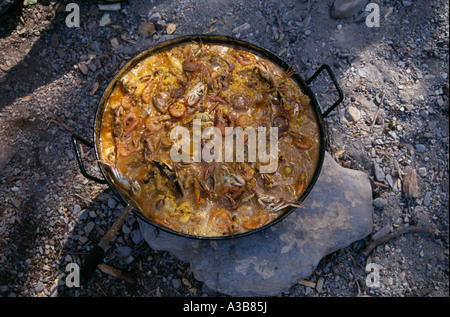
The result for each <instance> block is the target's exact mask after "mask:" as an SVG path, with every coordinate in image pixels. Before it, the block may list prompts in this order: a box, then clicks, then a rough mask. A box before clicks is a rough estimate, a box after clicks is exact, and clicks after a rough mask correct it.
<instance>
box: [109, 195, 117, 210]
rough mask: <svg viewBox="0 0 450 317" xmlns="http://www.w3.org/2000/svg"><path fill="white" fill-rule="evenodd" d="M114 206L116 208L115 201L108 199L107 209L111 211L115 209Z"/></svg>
mask: <svg viewBox="0 0 450 317" xmlns="http://www.w3.org/2000/svg"><path fill="white" fill-rule="evenodd" d="M116 206H117V200H115V199H114V198H112V197H110V198H108V207H109V208H111V209H114V208H116Z"/></svg>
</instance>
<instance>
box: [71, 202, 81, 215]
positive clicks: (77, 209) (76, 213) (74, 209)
mask: <svg viewBox="0 0 450 317" xmlns="http://www.w3.org/2000/svg"><path fill="white" fill-rule="evenodd" d="M80 211H81V207H80V205H78V204H77V205H75V206H73V214H74V215H75V216H77V215H78V214H79V213H80Z"/></svg>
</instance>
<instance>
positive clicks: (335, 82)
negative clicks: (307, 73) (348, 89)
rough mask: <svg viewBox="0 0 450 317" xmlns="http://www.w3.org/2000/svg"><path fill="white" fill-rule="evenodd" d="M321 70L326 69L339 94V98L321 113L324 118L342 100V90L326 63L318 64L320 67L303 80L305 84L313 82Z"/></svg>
mask: <svg viewBox="0 0 450 317" xmlns="http://www.w3.org/2000/svg"><path fill="white" fill-rule="evenodd" d="M323 70H326V71H327V73H328V75H329V76H330V78H331V81H332V82H333V84H334V87H335V88H336V90H337V92H338V95H339V99H338V100H337V101H336V102H335V103H334V104H333V105H331V106H330V107H329V108H328V109H327V110H326V111H325V112H324V113H323V114H322V116H323V117H324V118H325V117H326V116H328V115H329V114H330V112H331V111H333V110H334V109H335V108H336V107H337V106H338V105H339V104H340V103H341V102H342V101H343V100H344V93H343V92H342V90H341V87H340V86H339V83H338V82H337V79H336V76H334V73H333V71H332V70H331V68H330V66H328V65H326V64H324V65H322V66H320V68H319V69H318V70H316V72H315V73H314V74H313V75H312V76H311V77H310V78H308V79H307V80H306V81H305V82H306V84H307V85H309V84H310V83H311V82H313V81H314V79H316V77H317V76H318V75H319V74H320V73H321V72H322V71H323Z"/></svg>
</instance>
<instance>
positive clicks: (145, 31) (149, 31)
mask: <svg viewBox="0 0 450 317" xmlns="http://www.w3.org/2000/svg"><path fill="white" fill-rule="evenodd" d="M140 31H141V34H142V35H144V36H152V35H153V34H155V32H156V29H155V25H154V24H153V23H152V22H142V23H141V27H140Z"/></svg>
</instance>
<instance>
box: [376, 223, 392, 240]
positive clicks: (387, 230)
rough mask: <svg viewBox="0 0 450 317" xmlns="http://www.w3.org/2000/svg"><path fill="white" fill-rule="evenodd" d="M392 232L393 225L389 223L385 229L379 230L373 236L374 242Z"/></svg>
mask: <svg viewBox="0 0 450 317" xmlns="http://www.w3.org/2000/svg"><path fill="white" fill-rule="evenodd" d="M390 232H391V224H390V223H388V224H387V225H385V226H384V227H383V228H381V229H380V230H378V231H377V232H375V233H374V234H373V236H372V240H373V241H375V240H378V239H379V238H381V237H384V236H385V235H387V234H388V233H390Z"/></svg>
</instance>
